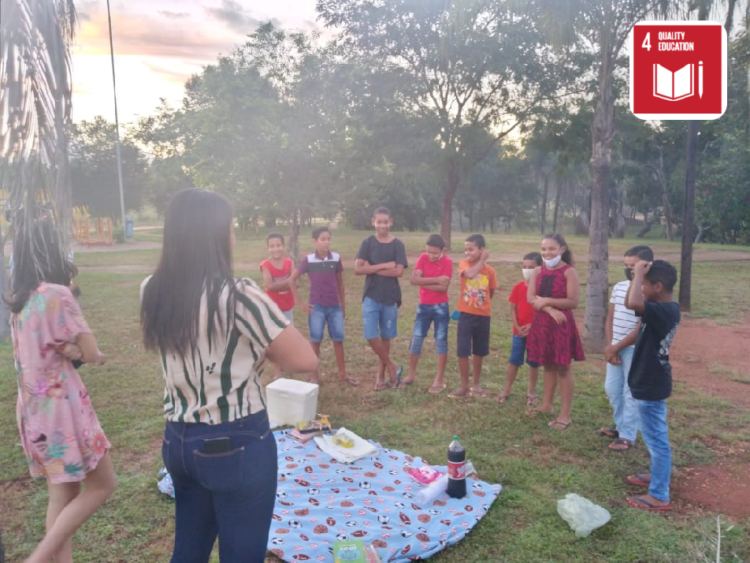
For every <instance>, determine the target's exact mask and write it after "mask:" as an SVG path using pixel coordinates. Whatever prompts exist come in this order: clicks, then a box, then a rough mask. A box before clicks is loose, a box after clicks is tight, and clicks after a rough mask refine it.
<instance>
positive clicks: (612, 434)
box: [596, 426, 620, 439]
mask: <svg viewBox="0 0 750 563" xmlns="http://www.w3.org/2000/svg"><path fill="white" fill-rule="evenodd" d="M596 433H597V434H599V436H604V437H605V438H612V439H615V438H619V437H620V433H619V432H618V431H617V427H616V426H610V427H609V428H600V429H599V430H597V431H596Z"/></svg>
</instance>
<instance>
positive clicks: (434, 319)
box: [409, 303, 450, 355]
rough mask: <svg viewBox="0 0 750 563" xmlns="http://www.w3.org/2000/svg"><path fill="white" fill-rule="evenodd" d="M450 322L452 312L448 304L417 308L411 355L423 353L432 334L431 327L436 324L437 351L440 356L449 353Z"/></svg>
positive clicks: (422, 305) (410, 348)
mask: <svg viewBox="0 0 750 563" xmlns="http://www.w3.org/2000/svg"><path fill="white" fill-rule="evenodd" d="M449 322H450V311H449V309H448V304H447V303H438V304H437V305H424V304H422V303H420V304H419V305H418V306H417V316H416V318H415V319H414V334H413V335H412V337H411V345H410V346H409V353H410V354H416V355H419V354H421V353H422V343H423V342H424V339H425V338H426V337H427V335H428V334H429V332H430V325H431V324H432V323H435V351H436V352H437V353H438V354H447V353H448V324H449Z"/></svg>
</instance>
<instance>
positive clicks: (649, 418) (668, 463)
mask: <svg viewBox="0 0 750 563" xmlns="http://www.w3.org/2000/svg"><path fill="white" fill-rule="evenodd" d="M638 414H639V416H640V420H641V436H643V442H644V443H645V444H646V447H647V448H648V454H649V455H650V456H651V470H650V471H651V485H650V486H649V488H648V492H649V494H650V495H651V496H652V497H654V498H655V499H659V500H661V501H664V502H669V478H670V475H671V473H672V449H671V448H670V447H669V432H668V427H667V402H666V401H665V400H662V401H640V400H639V401H638Z"/></svg>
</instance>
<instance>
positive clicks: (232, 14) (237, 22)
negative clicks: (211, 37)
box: [206, 0, 261, 34]
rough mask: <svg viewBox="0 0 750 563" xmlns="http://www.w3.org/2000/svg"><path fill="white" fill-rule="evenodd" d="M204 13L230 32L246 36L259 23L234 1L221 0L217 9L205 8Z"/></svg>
mask: <svg viewBox="0 0 750 563" xmlns="http://www.w3.org/2000/svg"><path fill="white" fill-rule="evenodd" d="M206 11H207V12H208V13H209V14H210V15H211V16H212V17H214V18H215V19H217V20H219V21H220V22H223V23H224V24H226V25H227V27H229V29H231V30H232V31H236V32H237V33H243V34H248V33H250V32H251V31H253V30H254V29H255V28H256V27H258V25H260V23H261V21H260V20H259V19H257V18H255V17H254V16H252V15H251V14H250V12H249V11H248V10H246V9H245V8H244V7H243V6H242V4H240V3H239V2H237V1H236V0H221V6H220V7H218V8H209V7H206Z"/></svg>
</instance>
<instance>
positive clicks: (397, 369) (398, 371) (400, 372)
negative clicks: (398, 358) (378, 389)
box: [394, 364, 404, 387]
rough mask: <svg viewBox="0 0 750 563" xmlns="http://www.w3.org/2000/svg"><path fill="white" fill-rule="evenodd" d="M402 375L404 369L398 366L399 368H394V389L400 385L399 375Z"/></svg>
mask: <svg viewBox="0 0 750 563" xmlns="http://www.w3.org/2000/svg"><path fill="white" fill-rule="evenodd" d="M403 373H404V367H403V366H402V365H400V364H399V366H398V367H397V368H396V385H394V387H399V386H400V385H401V375H402V374H403Z"/></svg>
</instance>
